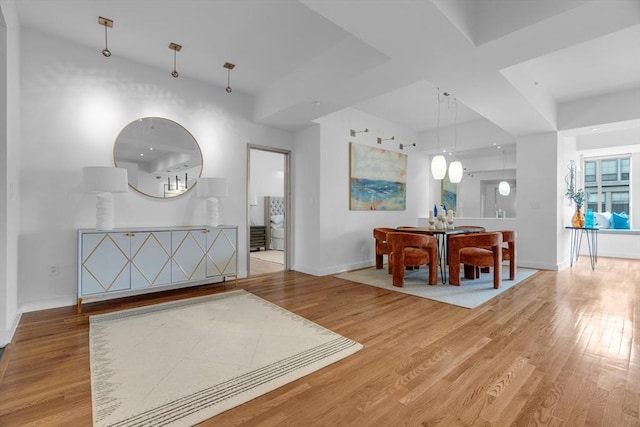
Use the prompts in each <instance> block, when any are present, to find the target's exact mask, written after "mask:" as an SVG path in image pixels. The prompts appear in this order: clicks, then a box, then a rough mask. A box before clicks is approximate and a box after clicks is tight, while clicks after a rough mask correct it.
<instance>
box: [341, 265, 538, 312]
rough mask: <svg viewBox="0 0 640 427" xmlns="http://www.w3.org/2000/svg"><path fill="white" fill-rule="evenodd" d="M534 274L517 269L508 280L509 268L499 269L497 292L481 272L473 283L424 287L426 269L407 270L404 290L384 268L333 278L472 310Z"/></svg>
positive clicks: (523, 269) (525, 269) (465, 281)
mask: <svg viewBox="0 0 640 427" xmlns="http://www.w3.org/2000/svg"><path fill="white" fill-rule="evenodd" d="M537 271H538V270H532V269H528V268H518V270H517V274H516V279H515V280H509V267H508V266H504V267H503V268H502V284H501V285H500V288H499V289H493V273H482V274H481V275H480V278H479V279H475V280H469V279H465V278H464V277H463V278H461V279H460V286H453V285H449V284H446V285H443V284H442V283H438V284H437V285H435V286H429V285H428V284H427V282H428V280H427V279H428V274H429V269H428V268H426V267H421V268H420V269H419V270H407V271H406V273H405V276H404V287H403V288H399V287H397V286H393V284H392V282H391V275H390V274H389V273H388V272H387V266H386V265H385V266H384V268H383V269H381V270H376V269H375V267H371V268H365V269H363V270H356V271H350V272H347V273H341V274H338V275H336V276H335V277H338V278H340V279H346V280H350V281H352V282H358V283H363V284H365V285H371V286H376V287H378V288H383V289H388V290H390V291H396V292H402V293H405V294H409V295H414V296H417V297H421V298H427V299H431V300H435V301H440V302H444V303H447V304H452V305H457V306H459V307H464V308H475V307H478V306H479V305H481V304H484V303H485V302H487V301H489V300H490V299H491V298H493V297H495V296H498V295H500V294H501V293H503V292H504V291H506V290H507V289H509V288H512V287H514V286H515V285H517V284H519V283H521V282H522V281H523V280H525V279H527V278H529V277H531V276H533V275H534V274H535V273H536V272H537ZM438 280H440V275H438ZM447 282H448V280H447Z"/></svg>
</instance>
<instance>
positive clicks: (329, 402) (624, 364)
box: [0, 257, 640, 426]
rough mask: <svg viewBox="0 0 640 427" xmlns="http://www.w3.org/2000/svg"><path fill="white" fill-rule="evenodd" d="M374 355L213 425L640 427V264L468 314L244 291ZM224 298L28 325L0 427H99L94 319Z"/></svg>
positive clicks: (400, 301) (330, 292) (354, 289)
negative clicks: (92, 365) (94, 401)
mask: <svg viewBox="0 0 640 427" xmlns="http://www.w3.org/2000/svg"><path fill="white" fill-rule="evenodd" d="M239 287H240V288H243V289H246V290H247V291H249V292H252V293H254V294H256V295H258V296H260V297H262V298H264V299H266V300H268V301H271V302H273V303H276V304H278V305H280V306H282V307H284V308H286V309H287V310H290V311H293V312H295V313H297V314H299V315H301V316H304V317H306V318H307V319H310V320H312V321H314V322H316V323H318V324H320V325H322V326H325V327H327V328H329V329H331V330H333V331H335V332H337V333H339V334H342V335H344V336H347V337H349V338H351V339H354V340H356V341H358V342H360V343H362V344H364V346H365V348H364V349H363V350H361V351H360V352H358V353H356V354H354V355H352V356H350V357H348V358H346V359H343V360H341V361H339V362H337V363H335V364H333V365H331V366H329V367H327V368H325V369H321V370H319V371H317V372H315V373H313V374H311V375H308V376H306V377H303V378H301V379H299V380H297V381H295V382H292V383H289V384H287V385H285V386H283V387H281V388H279V389H277V390H275V391H273V392H270V393H268V394H265V395H263V396H261V397H259V398H257V399H254V400H253V401H251V402H248V403H246V404H244V405H241V406H239V407H236V408H234V409H231V410H229V411H227V412H225V413H223V414H220V415H219V416H217V417H215V418H212V419H210V420H208V421H207V422H204V423H203V424H202V425H205V426H229V425H262V426H273V425H285V426H309V425H331V426H370V425H371V426H396V425H427V426H437V425H439V426H452V425H456V426H457V425H465V426H509V425H515V426H524V425H567V426H586V425H589V426H638V425H640V416H639V413H640V303H639V299H640V261H638V260H622V259H607V258H600V259H598V266H597V269H596V271H591V268H590V266H589V262H588V260H585V259H584V257H583V258H581V259H580V260H579V262H578V263H577V264H576V265H574V267H573V269H566V270H563V271H561V272H552V271H542V272H540V273H538V274H536V275H535V276H533V277H532V278H530V279H529V280H527V281H525V282H523V283H521V284H519V285H518V286H516V287H514V288H512V289H509V290H507V291H506V292H505V293H503V294H501V295H499V296H498V297H497V298H494V299H493V300H491V301H489V302H488V303H486V304H484V305H482V306H480V307H478V308H476V309H473V310H468V309H464V308H460V307H455V306H450V305H447V304H442V303H438V302H435V301H430V300H427V299H421V298H418V297H413V296H410V295H405V294H402V293H398V292H393V291H387V290H384V289H380V288H376V287H372V286H366V285H361V284H357V283H353V282H348V281H345V280H342V279H337V278H334V277H332V276H326V277H314V276H308V275H305V274H302V273H296V272H279V273H273V274H268V275H262V276H258V277H255V278H251V279H245V280H241V281H239ZM221 291H223V289H222V287H221V286H204V287H199V288H196V289H189V290H181V291H172V292H169V293H163V294H157V295H153V296H145V297H134V298H129V299H126V300H119V301H112V302H105V303H96V304H93V305H88V306H86V307H85V310H84V313H83V314H81V315H76V311H75V307H66V308H58V309H52V310H46V311H40V312H35V313H26V314H24V315H23V316H22V319H21V321H20V325H19V327H18V330H17V332H16V334H15V337H14V340H13V342H12V343H11V344H10V345H9V346H7V348H6V351H5V354H4V356H3V357H2V360H1V361H0V425H1V426H23V425H46V426H55V425H61V426H62V425H64V426H76V425H78V426H87V425H90V424H91V419H92V418H91V386H90V378H89V376H90V373H89V348H88V317H89V315H91V314H97V313H103V312H107V311H112V310H118V309H122V308H130V307H135V306H140V305H145V304H154V303H158V302H163V301H167V300H172V299H178V298H185V297H192V296H199V295H203V294H208V293H212V292H221Z"/></svg>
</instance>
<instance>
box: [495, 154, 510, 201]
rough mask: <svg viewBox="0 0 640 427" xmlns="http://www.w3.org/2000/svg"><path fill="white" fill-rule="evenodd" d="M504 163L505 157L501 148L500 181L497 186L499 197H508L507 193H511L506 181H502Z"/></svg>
mask: <svg viewBox="0 0 640 427" xmlns="http://www.w3.org/2000/svg"><path fill="white" fill-rule="evenodd" d="M505 163H506V157H505V154H504V148H503V149H502V181H500V184H498V193H500V195H501V196H508V195H509V193H511V186H510V185H509V183H508V182H507V181H505V180H504V167H505Z"/></svg>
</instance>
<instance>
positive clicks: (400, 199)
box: [349, 142, 407, 211]
mask: <svg viewBox="0 0 640 427" xmlns="http://www.w3.org/2000/svg"><path fill="white" fill-rule="evenodd" d="M406 206H407V155H406V154H401V153H395V152H393V151H388V150H382V149H380V148H375V147H371V146H368V145H361V144H356V143H354V142H351V143H350V144H349V209H350V210H354V211H403V210H405V209H406Z"/></svg>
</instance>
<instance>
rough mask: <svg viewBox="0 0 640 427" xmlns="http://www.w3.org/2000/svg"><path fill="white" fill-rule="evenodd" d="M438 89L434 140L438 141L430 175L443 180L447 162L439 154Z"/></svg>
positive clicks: (446, 94)
mask: <svg viewBox="0 0 640 427" xmlns="http://www.w3.org/2000/svg"><path fill="white" fill-rule="evenodd" d="M444 96H449V94H448V93H446V92H445V93H444ZM441 103H442V101H441V100H440V88H438V121H437V122H436V139H437V140H438V154H436V155H435V156H433V159H431V175H433V179H437V180H440V179H443V178H444V176H445V175H446V173H447V160H446V159H445V158H444V156H443V155H442V154H440V104H441Z"/></svg>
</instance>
